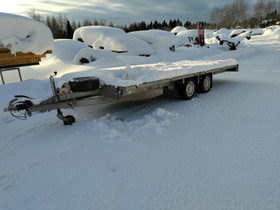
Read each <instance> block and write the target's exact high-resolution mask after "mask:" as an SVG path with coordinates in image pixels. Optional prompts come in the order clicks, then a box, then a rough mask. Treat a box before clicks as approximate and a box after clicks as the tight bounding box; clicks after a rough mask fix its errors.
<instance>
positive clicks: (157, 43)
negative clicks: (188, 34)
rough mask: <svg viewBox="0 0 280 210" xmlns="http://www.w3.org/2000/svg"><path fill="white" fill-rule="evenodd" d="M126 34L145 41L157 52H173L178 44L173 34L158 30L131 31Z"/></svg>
mask: <svg viewBox="0 0 280 210" xmlns="http://www.w3.org/2000/svg"><path fill="white" fill-rule="evenodd" d="M128 34H129V35H132V36H134V37H136V38H138V39H141V40H143V41H145V42H146V43H148V44H149V45H150V46H151V47H152V48H153V49H157V50H159V49H160V50H171V51H175V47H176V45H177V42H178V39H177V37H176V36H175V35H174V34H173V33H171V32H169V31H164V30H158V29H151V30H143V31H133V32H130V33H128Z"/></svg>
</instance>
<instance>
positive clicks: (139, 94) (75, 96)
mask: <svg viewBox="0 0 280 210" xmlns="http://www.w3.org/2000/svg"><path fill="white" fill-rule="evenodd" d="M228 71H230V72H237V71H238V64H235V65H228V66H224V67H222V68H214V69H210V70H207V71H198V72H195V73H188V74H184V75H181V76H176V77H172V78H167V79H162V80H157V81H152V82H146V83H142V84H139V85H132V86H127V87H125V86H124V87H116V86H112V85H100V84H99V79H98V78H94V79H93V80H92V79H91V78H88V80H87V85H88V84H90V83H95V84H94V85H93V86H95V88H92V89H83V90H78V91H77V90H72V89H71V90H70V91H68V92H63V93H61V91H60V89H59V88H56V86H55V83H54V78H53V77H54V76H50V83H51V87H52V92H53V96H52V97H50V98H48V99H46V100H43V101H41V102H40V103H34V100H33V99H32V98H30V97H27V96H21V95H20V96H15V99H13V100H12V101H10V103H9V106H8V107H6V108H5V109H4V111H9V112H11V114H12V115H13V116H16V114H15V113H16V112H22V111H23V112H24V113H23V116H21V117H20V118H26V117H27V115H28V116H31V115H32V113H33V112H46V111H51V110H57V117H58V118H59V119H61V120H63V122H64V124H65V125H71V124H72V123H74V122H75V118H74V117H73V116H71V115H68V116H63V114H62V111H61V109H67V108H74V107H80V106H88V105H94V104H102V103H111V102H115V101H125V100H133V99H144V98H151V97H156V96H158V95H161V94H163V90H164V89H165V88H169V89H177V90H178V93H179V95H180V97H181V98H182V99H185V100H189V99H191V98H192V97H193V96H194V94H195V93H196V92H202V93H205V92H208V91H209V90H210V89H211V87H212V78H213V75H215V74H219V73H223V72H228ZM55 75H56V73H55ZM83 79H85V78H83ZM97 82H98V84H96V83H97ZM83 84H85V83H83V82H81V83H80V84H79V85H80V86H81V87H82V88H83ZM76 85H77V84H76ZM68 86H69V85H68ZM90 86H92V85H91V84H90Z"/></svg>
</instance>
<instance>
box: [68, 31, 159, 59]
mask: <svg viewBox="0 0 280 210" xmlns="http://www.w3.org/2000/svg"><path fill="white" fill-rule="evenodd" d="M73 39H74V40H77V41H81V42H84V43H85V44H87V45H89V46H91V47H92V48H93V49H105V50H109V51H112V52H117V53H129V54H131V55H140V56H142V55H143V56H149V55H151V54H152V53H153V52H154V51H153V49H152V48H151V47H150V46H149V45H148V44H147V43H146V42H144V41H142V40H140V39H137V38H135V37H134V36H131V35H129V34H127V33H125V31H124V30H122V29H119V28H113V27H109V26H84V27H81V28H78V29H77V30H76V31H75V32H74V35H73Z"/></svg>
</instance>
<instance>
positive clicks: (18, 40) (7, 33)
mask: <svg viewBox="0 0 280 210" xmlns="http://www.w3.org/2000/svg"><path fill="white" fill-rule="evenodd" d="M0 28H1V33H0V45H3V46H4V47H5V48H8V49H9V50H11V53H13V54H15V53H16V52H24V53H26V52H33V53H35V54H43V53H44V52H46V51H47V50H52V49H53V36H52V33H51V31H50V29H49V28H48V27H47V26H45V25H44V24H42V23H40V22H38V21H35V20H33V19H30V18H26V17H22V16H18V15H13V14H7V13H0Z"/></svg>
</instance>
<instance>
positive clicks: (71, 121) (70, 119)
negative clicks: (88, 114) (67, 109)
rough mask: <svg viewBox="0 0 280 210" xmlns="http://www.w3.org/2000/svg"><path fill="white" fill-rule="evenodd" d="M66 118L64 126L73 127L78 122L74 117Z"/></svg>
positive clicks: (68, 116)
mask: <svg viewBox="0 0 280 210" xmlns="http://www.w3.org/2000/svg"><path fill="white" fill-rule="evenodd" d="M64 118H65V120H63V123H64V125H72V124H73V123H75V121H76V120H75V117H73V116H72V115H67V116H66V117H64Z"/></svg>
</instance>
